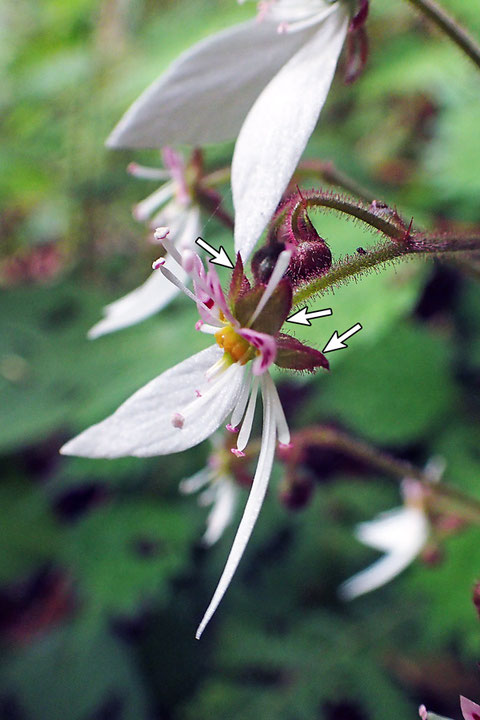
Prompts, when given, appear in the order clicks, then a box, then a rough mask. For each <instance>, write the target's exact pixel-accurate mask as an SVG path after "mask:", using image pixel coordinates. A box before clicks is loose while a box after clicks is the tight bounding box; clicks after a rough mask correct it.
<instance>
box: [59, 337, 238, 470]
mask: <svg viewBox="0 0 480 720" xmlns="http://www.w3.org/2000/svg"><path fill="white" fill-rule="evenodd" d="M222 355H223V352H222V350H221V349H220V348H219V347H218V346H217V345H212V346H211V347H209V348H206V349H205V350H202V352H200V353H197V354H196V355H193V356H192V357H190V358H188V359H187V360H184V361H183V362H181V363H179V364H178V365H176V366H175V367H173V368H171V369H170V370H167V371H166V372H164V373H162V375H160V376H159V377H157V378H156V379H155V380H152V381H151V382H150V383H148V385H145V387H143V388H142V389H141V390H139V391H138V392H136V393H135V394H134V395H132V397H131V398H129V399H128V400H127V401H126V402H125V403H123V405H121V406H120V407H119V408H118V410H117V411H116V412H115V413H114V414H113V415H111V416H110V417H109V418H107V419H106V420H104V421H103V422H101V423H99V424H98V425H93V426H92V427H90V428H88V430H85V431H84V432H83V433H81V434H80V435H78V436H77V437H76V438H74V439H73V440H70V442H68V443H67V444H66V445H64V446H63V448H62V449H61V452H62V453H63V454H64V455H79V456H81V457H102V458H115V457H124V456H126V455H133V456H136V457H150V456H153V455H167V454H170V453H174V452H179V451H181V450H186V449H187V448H190V447H193V446H194V445H198V443H200V442H202V440H205V438H207V437H208V436H209V435H211V434H212V433H213V432H215V430H216V429H217V428H218V427H219V426H220V424H221V423H222V422H223V421H224V420H225V418H226V416H227V415H228V414H229V413H230V412H231V411H232V408H233V407H234V405H235V403H236V401H237V398H238V394H239V392H240V389H241V386H242V380H243V372H244V368H243V367H242V366H240V365H238V364H234V365H231V366H230V367H229V368H228V369H227V370H226V371H225V372H224V374H223V377H220V378H219V379H216V380H215V388H216V392H215V394H214V395H213V396H212V395H209V392H208V391H207V392H206V393H204V394H203V395H202V396H201V397H198V398H196V402H195V397H196V392H195V391H196V390H198V389H199V388H202V387H204V386H205V374H206V372H207V371H208V369H209V368H210V367H211V366H212V365H213V364H214V363H215V362H216V361H217V360H218V359H219V358H220V357H222ZM194 403H195V404H194ZM182 412H184V413H185V422H184V424H183V427H182V428H181V429H179V428H178V427H174V426H173V424H172V417H173V415H174V414H176V413H179V414H182Z"/></svg>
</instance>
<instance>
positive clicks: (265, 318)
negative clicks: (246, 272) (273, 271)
mask: <svg viewBox="0 0 480 720" xmlns="http://www.w3.org/2000/svg"><path fill="white" fill-rule="evenodd" d="M264 292H265V285H263V284H262V285H256V286H255V287H253V288H252V289H251V290H249V291H248V292H246V293H245V294H244V295H243V296H242V297H240V298H239V299H238V301H237V303H236V304H235V311H234V315H235V317H236V319H237V320H238V322H239V323H240V325H241V327H248V323H249V322H250V318H251V317H252V315H253V313H254V311H255V309H256V307H257V305H258V303H259V302H260V299H261V297H262V295H263V293H264ZM291 308H292V286H291V284H290V281H289V280H287V279H286V278H283V279H282V280H280V282H279V283H278V285H277V287H276V288H275V290H274V292H273V293H272V296H271V298H270V299H269V300H268V302H267V304H266V305H265V307H264V308H263V310H262V312H261V313H260V315H259V316H258V318H257V319H256V320H255V322H254V323H253V324H252V325H251V329H252V330H256V331H257V332H261V333H266V334H267V335H275V334H276V333H277V332H278V331H279V330H280V328H281V327H282V325H283V323H284V322H285V320H286V319H287V317H288V316H289V314H290V310H291Z"/></svg>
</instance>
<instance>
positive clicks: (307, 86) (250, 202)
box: [232, 3, 349, 260]
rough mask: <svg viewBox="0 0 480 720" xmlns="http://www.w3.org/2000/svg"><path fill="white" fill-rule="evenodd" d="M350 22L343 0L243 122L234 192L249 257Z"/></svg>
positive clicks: (241, 243) (308, 129)
mask: <svg viewBox="0 0 480 720" xmlns="http://www.w3.org/2000/svg"><path fill="white" fill-rule="evenodd" d="M348 20H349V18H348V13H347V10H346V9H345V7H344V5H343V3H338V5H337V6H335V12H332V13H331V14H330V15H329V16H328V17H327V18H325V20H324V21H323V23H321V25H320V26H319V27H317V28H315V33H314V35H313V37H312V38H311V39H310V40H309V41H308V42H307V43H306V44H305V45H304V47H302V48H301V49H300V50H299V51H298V52H297V53H296V55H294V57H292V58H291V60H290V61H289V62H288V63H287V64H286V65H285V66H284V67H283V68H282V70H280V72H279V73H278V74H277V75H276V76H275V77H274V78H273V80H271V82H270V83H269V84H268V85H267V87H266V88H265V90H264V91H263V92H262V94H261V95H260V97H259V98H258V100H257V101H256V102H255V104H254V106H253V107H252V109H251V110H250V112H249V114H248V116H247V118H246V120H245V123H244V124H243V127H242V130H241V132H240V135H239V138H238V140H237V143H236V147H235V152H234V155H233V162H232V192H233V202H234V206H235V250H236V251H237V252H240V253H241V255H242V257H243V259H244V260H245V259H246V258H247V257H248V256H249V255H250V253H251V251H252V249H253V247H254V246H255V244H256V242H257V240H258V238H259V237H260V235H261V234H262V232H263V230H264V229H265V226H266V224H267V223H268V221H269V220H270V218H271V216H272V214H273V212H274V211H275V208H276V207H277V205H278V203H279V201H280V199H281V197H282V194H283V192H284V191H285V188H286V187H287V184H288V182H289V181H290V178H291V177H292V174H293V172H294V171H295V168H296V166H297V163H298V161H299V159H300V157H301V155H302V153H303V151H304V149H305V146H306V144H307V142H308V139H309V137H310V135H311V134H312V132H313V129H314V127H315V124H316V122H317V119H318V116H319V113H320V111H321V109H322V107H323V105H324V103H325V100H326V98H327V94H328V91H329V89H330V85H331V82H332V79H333V76H334V73H335V68H336V65H337V61H338V57H339V55H340V52H341V49H342V46H343V43H344V40H345V36H346V32H347V27H348ZM295 35H296V33H293V35H292V37H294V36H295Z"/></svg>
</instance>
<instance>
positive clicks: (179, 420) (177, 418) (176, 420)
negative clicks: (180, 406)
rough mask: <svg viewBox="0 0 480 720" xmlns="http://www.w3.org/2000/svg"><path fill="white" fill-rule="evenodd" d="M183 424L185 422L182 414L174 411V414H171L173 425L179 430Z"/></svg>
mask: <svg viewBox="0 0 480 720" xmlns="http://www.w3.org/2000/svg"><path fill="white" fill-rule="evenodd" d="M184 424H185V418H184V417H183V415H180V413H175V414H174V415H172V425H173V427H176V428H178V429H179V430H181V429H182V428H183V426H184Z"/></svg>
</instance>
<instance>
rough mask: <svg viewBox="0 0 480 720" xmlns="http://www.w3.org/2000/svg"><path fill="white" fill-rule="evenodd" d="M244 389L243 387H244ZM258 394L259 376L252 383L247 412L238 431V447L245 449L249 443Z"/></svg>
mask: <svg viewBox="0 0 480 720" xmlns="http://www.w3.org/2000/svg"><path fill="white" fill-rule="evenodd" d="M242 391H243V388H242ZM257 394H258V378H254V380H253V383H252V389H251V390H250V398H249V401H248V405H247V412H246V413H245V417H244V418H243V422H242V427H241V428H240V432H239V433H238V439H237V448H238V449H239V450H245V448H246V446H247V443H248V441H249V439H250V433H251V432H252V425H253V418H254V416H255V406H256V404H257Z"/></svg>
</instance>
